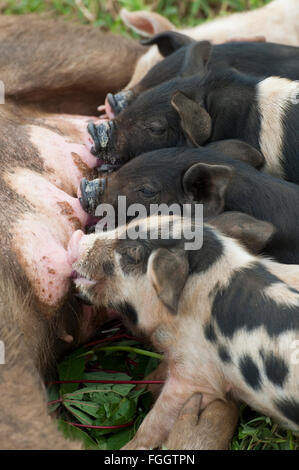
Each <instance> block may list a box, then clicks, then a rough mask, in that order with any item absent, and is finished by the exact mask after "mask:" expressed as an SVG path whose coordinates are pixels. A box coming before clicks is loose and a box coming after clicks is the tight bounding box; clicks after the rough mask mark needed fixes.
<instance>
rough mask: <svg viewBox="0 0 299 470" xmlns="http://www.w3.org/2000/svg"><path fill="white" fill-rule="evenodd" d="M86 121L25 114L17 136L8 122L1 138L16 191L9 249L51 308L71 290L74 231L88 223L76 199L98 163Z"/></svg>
mask: <svg viewBox="0 0 299 470" xmlns="http://www.w3.org/2000/svg"><path fill="white" fill-rule="evenodd" d="M87 123H88V119H87V118H86V117H80V116H63V115H57V116H56V115H48V116H47V115H44V116H35V117H34V118H33V119H30V120H28V118H27V117H26V119H24V121H23V122H21V123H17V124H16V125H15V126H13V127H12V129H14V132H15V136H14V135H13V131H11V130H10V127H9V126H7V129H5V130H6V131H7V132H6V134H5V136H3V135H2V138H1V139H3V140H4V144H5V145H6V147H7V149H6V155H4V157H3V158H2V159H1V160H2V171H1V173H2V185H3V187H4V189H5V188H6V192H7V194H10V195H13V197H10V198H8V199H10V200H8V201H7V203H8V204H7V205H8V207H7V212H8V213H9V216H10V217H8V218H7V219H8V220H10V223H9V226H8V227H7V229H8V231H9V251H11V252H12V254H13V256H14V257H15V258H16V260H17V263H18V264H19V265H20V266H21V267H22V269H23V271H24V273H25V275H26V277H27V279H28V280H29V282H30V284H31V286H32V290H33V292H34V294H35V296H36V297H37V299H38V300H39V301H40V302H41V303H42V304H43V305H45V306H48V307H50V310H51V309H52V308H53V307H54V308H55V307H56V308H58V307H59V306H60V305H61V304H62V303H63V300H64V298H65V297H66V295H67V293H68V290H69V288H70V283H71V281H70V276H71V273H72V267H71V260H69V258H68V255H67V245H68V242H69V240H70V238H71V235H72V234H73V232H74V231H75V230H77V229H84V227H85V226H86V225H87V224H88V217H89V216H88V215H87V214H86V213H85V212H84V211H83V210H82V208H81V206H80V203H79V200H78V199H77V197H76V194H77V188H78V185H79V182H80V180H81V178H82V177H84V176H85V177H86V176H92V173H93V169H94V168H95V166H96V164H97V160H96V158H95V157H93V155H92V154H91V153H90V151H89V149H88V147H89V143H88V137H87V131H86V127H87ZM4 127H5V125H4ZM2 129H3V126H2ZM16 139H18V148H17V149H15V148H14V146H15V140H16ZM10 144H11V145H10ZM12 151H13V152H14V154H13V152H12ZM8 157H9V158H8ZM3 159H4V162H3ZM4 192H5V191H2V193H4ZM20 207H22V209H21V210H20ZM12 213H13V217H12V216H11V215H12ZM2 230H3V226H2V228H1V231H2ZM2 250H3V247H2Z"/></svg>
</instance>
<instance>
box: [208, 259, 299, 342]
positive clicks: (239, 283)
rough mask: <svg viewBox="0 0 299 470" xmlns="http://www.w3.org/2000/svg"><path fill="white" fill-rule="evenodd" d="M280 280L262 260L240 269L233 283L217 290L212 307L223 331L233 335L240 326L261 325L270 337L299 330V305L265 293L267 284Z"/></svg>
mask: <svg viewBox="0 0 299 470" xmlns="http://www.w3.org/2000/svg"><path fill="white" fill-rule="evenodd" d="M277 283H280V284H281V280H280V279H278V278H277V277H276V276H274V275H272V274H271V273H270V272H269V271H267V269H266V268H265V267H264V266H262V265H260V264H258V263H255V264H254V265H251V267H248V268H245V269H243V270H242V271H238V272H236V273H235V275H234V276H233V277H232V279H231V282H230V283H229V285H228V286H227V287H226V288H224V289H221V290H220V291H218V292H217V294H216V296H215V300H214V304H213V307H212V315H213V317H214V318H215V319H216V321H217V325H218V328H219V330H220V332H221V333H222V334H223V335H224V336H226V337H227V338H232V337H233V335H234V334H235V333H236V332H237V331H239V330H242V329H243V330H245V331H253V330H255V329H257V328H260V327H264V328H265V330H266V331H267V333H268V335H269V336H270V337H275V336H279V335H280V334H283V333H284V332H286V331H294V330H295V331H299V308H298V307H296V306H288V305H287V304H286V305H278V304H277V303H276V302H275V301H274V300H272V299H270V298H269V297H267V296H265V295H264V290H265V289H266V288H267V287H270V286H272V285H274V284H277ZM298 294H299V292H298Z"/></svg>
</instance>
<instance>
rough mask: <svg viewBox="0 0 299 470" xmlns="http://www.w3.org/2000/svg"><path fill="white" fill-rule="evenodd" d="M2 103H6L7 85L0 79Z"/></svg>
mask: <svg viewBox="0 0 299 470" xmlns="http://www.w3.org/2000/svg"><path fill="white" fill-rule="evenodd" d="M0 104H5V85H4V82H2V80H0Z"/></svg>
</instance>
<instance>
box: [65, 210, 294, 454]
mask: <svg viewBox="0 0 299 470" xmlns="http://www.w3.org/2000/svg"><path fill="white" fill-rule="evenodd" d="M189 222H190V219H182V218H180V217H169V216H164V217H162V218H161V217H150V218H148V219H143V220H139V221H136V220H135V221H133V222H131V226H130V229H132V227H133V226H132V224H135V225H134V227H133V228H135V229H136V230H138V232H139V233H141V232H142V233H143V235H145V237H143V239H141V238H138V239H137V240H132V239H130V238H127V237H125V236H124V235H126V234H127V233H128V231H127V230H128V227H126V226H121V227H118V228H117V229H116V230H115V231H110V232H102V233H97V234H90V235H83V233H82V232H75V235H74V236H73V239H72V240H71V243H70V250H71V251H72V257H73V259H76V262H75V264H74V265H73V266H74V269H75V270H76V271H77V272H78V278H77V280H76V283H77V286H79V287H80V288H81V289H82V292H83V293H84V295H87V296H88V297H89V299H90V300H91V301H92V302H93V303H94V304H96V305H103V306H106V307H109V308H110V307H113V308H114V309H116V310H117V311H119V312H120V313H121V314H122V315H123V317H124V318H125V320H126V321H127V322H129V323H130V324H131V325H132V328H133V329H137V330H138V331H139V332H142V333H143V334H144V335H146V336H147V337H148V338H149V339H150V340H151V341H152V343H153V344H154V346H155V348H156V349H157V350H158V351H163V352H164V354H165V358H166V360H167V363H168V369H169V375H168V378H167V380H166V382H165V385H164V387H163V390H162V392H161V394H160V396H159V398H158V400H157V401H156V403H155V405H154V407H153V409H152V410H151V411H150V413H149V414H148V415H147V416H146V418H145V420H144V421H143V423H142V425H141V426H140V428H139V430H138V432H137V434H136V436H135V438H134V439H133V440H132V441H131V442H130V443H129V444H128V445H127V446H126V448H127V449H137V448H155V447H157V446H159V445H161V444H162V443H163V442H164V441H165V439H166V438H167V435H168V433H169V431H170V429H171V427H172V426H173V423H174V422H175V420H176V418H177V416H178V413H179V411H180V409H181V407H182V406H183V404H184V403H185V402H186V400H187V399H188V398H189V397H190V396H191V395H192V394H193V393H196V392H199V393H202V403H201V408H202V409H204V408H205V407H206V406H207V405H208V404H209V403H210V402H211V401H213V400H215V399H222V400H225V399H226V397H227V395H228V394H229V395H230V396H232V397H234V398H235V399H238V400H242V401H244V402H246V403H248V404H250V405H251V406H252V407H254V408H256V409H257V410H259V411H260V412H262V413H264V414H266V415H269V416H272V417H274V418H275V419H276V420H278V421H279V422H280V423H281V424H283V425H284V426H286V427H288V428H291V429H293V430H295V431H299V357H298V351H297V350H296V347H297V348H298V341H299V292H298V291H296V290H295V289H293V288H291V287H289V286H288V285H287V284H285V283H284V282H282V281H281V280H280V279H279V278H278V277H277V276H275V275H273V274H272V272H271V270H270V269H269V267H268V264H267V260H265V259H263V258H259V257H257V256H253V255H251V254H249V253H248V252H247V251H246V250H245V249H244V248H243V247H242V246H241V245H240V244H239V243H238V242H236V241H235V240H233V239H231V238H229V237H227V236H225V235H223V234H222V233H221V232H219V231H218V230H216V229H215V228H212V227H211V226H208V225H206V226H204V229H203V246H202V248H201V249H196V250H195V251H194V250H193V251H186V249H185V243H186V242H190V240H189V239H188V240H186V238H185V233H186V232H185V229H189V228H190V227H189ZM165 229H168V230H169V232H168V233H170V234H171V235H170V237H169V238H168V239H167V238H165V237H163V236H161V234H162V233H164V234H165V233H167V232H165ZM198 230H199V228H198ZM188 233H189V232H188ZM278 266H279V265H278Z"/></svg>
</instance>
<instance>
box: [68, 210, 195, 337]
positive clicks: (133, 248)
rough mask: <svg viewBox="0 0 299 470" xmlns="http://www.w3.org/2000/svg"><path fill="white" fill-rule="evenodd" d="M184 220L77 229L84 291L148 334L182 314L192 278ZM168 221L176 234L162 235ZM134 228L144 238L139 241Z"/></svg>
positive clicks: (75, 245)
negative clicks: (86, 230)
mask: <svg viewBox="0 0 299 470" xmlns="http://www.w3.org/2000/svg"><path fill="white" fill-rule="evenodd" d="M157 221H158V222H157ZM180 221H181V218H179V217H168V216H164V217H151V218H148V219H142V220H138V221H134V222H132V223H131V224H130V225H127V226H122V227H119V228H118V229H116V230H113V231H109V232H100V233H95V234H91V235H83V234H82V233H81V234H79V235H76V233H77V232H75V234H74V235H73V240H74V241H72V240H71V241H70V245H69V250H70V251H71V252H72V253H73V255H72V258H73V259H74V260H75V261H74V264H73V268H74V269H75V270H76V272H77V276H76V280H75V283H76V285H77V287H78V288H79V290H80V292H81V293H82V294H84V295H85V296H86V297H87V298H89V300H90V301H91V302H92V303H93V304H95V305H98V306H105V307H108V308H112V309H114V310H116V311H117V312H119V313H120V314H121V315H122V316H123V318H124V320H125V321H126V322H129V323H130V325H131V326H133V327H137V328H138V329H139V330H141V331H143V332H146V333H147V334H148V333H149V332H151V331H152V330H153V329H154V328H155V327H156V326H157V325H158V324H160V323H161V321H162V322H163V321H164V320H167V318H169V317H171V316H173V315H176V314H177V313H178V311H179V302H180V299H181V296H182V295H183V291H184V287H185V284H186V282H187V279H188V276H189V261H188V254H187V252H185V251H184V249H183V246H184V245H183V243H184V240H182V239H181V237H178V233H177V232H179V231H181V230H183V229H182V225H181V223H180ZM166 223H167V227H168V226H170V230H171V234H172V235H171V236H170V237H169V238H168V239H162V238H163V237H162V236H161V233H162V231H163V227H164V225H165V224H166ZM163 224H164V225H163ZM169 224H170V225H169ZM164 228H166V226H165V227H164ZM155 230H156V235H157V236H154V237H153V236H152V234H153V232H154V231H155ZM130 231H131V233H132V232H133V231H134V232H139V233H140V232H143V234H144V236H143V237H142V238H138V239H135V240H133V239H131V238H130V236H129V234H130ZM174 234H176V238H175V237H174Z"/></svg>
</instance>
